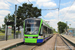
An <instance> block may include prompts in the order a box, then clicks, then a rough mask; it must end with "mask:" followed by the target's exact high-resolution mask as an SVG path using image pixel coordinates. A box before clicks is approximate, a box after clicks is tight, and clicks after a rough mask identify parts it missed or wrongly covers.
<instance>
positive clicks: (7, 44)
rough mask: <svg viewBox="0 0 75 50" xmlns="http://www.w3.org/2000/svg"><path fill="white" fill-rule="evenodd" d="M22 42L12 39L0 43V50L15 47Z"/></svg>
mask: <svg viewBox="0 0 75 50" xmlns="http://www.w3.org/2000/svg"><path fill="white" fill-rule="evenodd" d="M21 42H23V38H21V39H12V40H7V41H0V50H2V49H4V48H7V47H10V46H12V45H15V44H17V43H21Z"/></svg>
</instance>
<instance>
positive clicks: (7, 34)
mask: <svg viewBox="0 0 75 50" xmlns="http://www.w3.org/2000/svg"><path fill="white" fill-rule="evenodd" d="M7 40H8V25H6V41H7Z"/></svg>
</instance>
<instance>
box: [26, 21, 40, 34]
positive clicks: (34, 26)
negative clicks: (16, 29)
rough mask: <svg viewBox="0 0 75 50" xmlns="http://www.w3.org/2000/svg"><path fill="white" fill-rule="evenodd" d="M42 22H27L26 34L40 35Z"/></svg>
mask: <svg viewBox="0 0 75 50" xmlns="http://www.w3.org/2000/svg"><path fill="white" fill-rule="evenodd" d="M39 26H40V21H38V20H26V21H25V34H38V31H39Z"/></svg>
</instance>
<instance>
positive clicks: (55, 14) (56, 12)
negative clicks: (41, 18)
mask: <svg viewBox="0 0 75 50" xmlns="http://www.w3.org/2000/svg"><path fill="white" fill-rule="evenodd" d="M45 17H48V18H55V19H58V11H57V10H55V11H50V12H49V13H47V14H46V15H45Z"/></svg>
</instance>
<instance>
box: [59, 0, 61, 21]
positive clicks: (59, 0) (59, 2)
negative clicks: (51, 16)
mask: <svg viewBox="0 0 75 50" xmlns="http://www.w3.org/2000/svg"><path fill="white" fill-rule="evenodd" d="M60 2H61V0H59V7H58V21H59V10H60Z"/></svg>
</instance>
